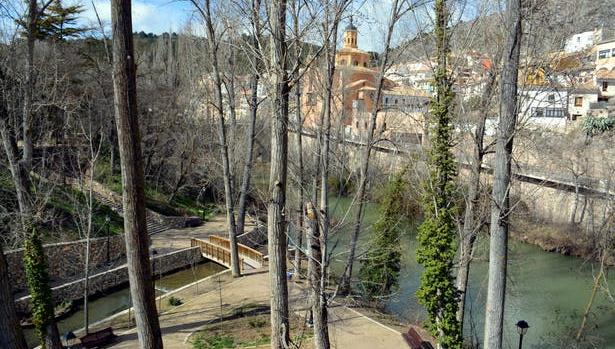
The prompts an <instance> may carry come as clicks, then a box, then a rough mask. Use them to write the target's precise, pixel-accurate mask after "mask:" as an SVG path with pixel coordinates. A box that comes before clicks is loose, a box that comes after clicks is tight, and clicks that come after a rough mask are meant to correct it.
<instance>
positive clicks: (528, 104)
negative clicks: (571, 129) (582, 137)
mask: <svg viewBox="0 0 615 349" xmlns="http://www.w3.org/2000/svg"><path fill="white" fill-rule="evenodd" d="M568 104H569V94H568V90H567V89H565V88H559V87H551V86H526V87H524V88H522V89H520V90H519V120H521V121H525V122H527V123H528V124H531V125H536V126H545V127H564V126H566V123H567V121H568V120H569V112H568Z"/></svg>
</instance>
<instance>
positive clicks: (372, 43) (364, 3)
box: [0, 0, 494, 52]
mask: <svg viewBox="0 0 615 349" xmlns="http://www.w3.org/2000/svg"><path fill="white" fill-rule="evenodd" d="M5 1H7V0H0V5H1V3H4V4H9V6H11V7H10V10H8V11H4V9H1V8H0V10H3V11H4V12H10V13H12V15H13V16H18V15H19V14H21V13H25V8H23V6H24V1H23V0H8V1H7V2H5ZM64 1H65V2H66V3H69V4H80V5H82V6H83V8H84V12H83V13H82V14H81V16H82V24H84V25H86V26H89V27H93V28H96V27H98V23H97V20H96V13H95V11H94V8H96V10H97V11H98V14H99V15H100V17H101V19H102V21H103V23H104V24H105V25H106V26H107V32H108V26H109V24H110V22H111V5H110V0H64ZM214 1H215V0H214ZM218 1H220V3H219V4H221V5H224V4H225V3H226V2H230V0H218ZM412 1H418V0H412ZM475 1H476V2H478V1H480V0H469V1H468V2H469V3H472V2H475ZM487 1H489V0H487ZM491 1H494V0H491ZM391 2H392V0H355V1H353V3H352V5H351V7H350V8H349V10H348V11H347V12H348V14H353V17H354V24H355V26H357V27H358V30H359V48H361V49H363V50H366V51H377V52H380V51H382V48H383V47H382V46H383V43H384V36H385V33H384V30H385V28H386V22H387V21H388V18H389V12H390V5H391ZM415 14H416V13H415ZM132 16H133V17H132V18H133V31H135V32H140V31H143V32H145V33H154V34H160V33H163V32H173V31H175V32H179V31H181V30H182V29H183V28H184V27H185V25H186V23H188V21H189V19H190V18H191V17H192V16H193V10H192V5H191V4H190V2H189V1H188V0H133V1H132ZM416 18H417V17H416V16H415V15H414V14H410V15H407V16H405V21H404V22H401V23H399V25H398V27H397V28H396V29H397V30H396V33H397V34H396V37H394V39H393V46H395V45H396V43H399V42H401V41H404V40H407V39H409V38H411V37H412V36H413V35H414V34H415V33H416V32H417V27H416ZM348 22H349V18H348V16H346V18H345V19H344V22H343V24H342V26H341V28H342V29H343V28H345V27H346V25H347V24H348ZM7 23H8V25H7ZM12 23H14V21H12V20H10V19H8V20H7V19H6V18H5V19H4V22H3V19H2V18H0V25H4V27H5V28H7V27H8V26H10V25H11V24H12ZM341 34H342V33H341V32H340V44H341Z"/></svg>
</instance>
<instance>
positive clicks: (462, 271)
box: [457, 66, 497, 327]
mask: <svg viewBox="0 0 615 349" xmlns="http://www.w3.org/2000/svg"><path fill="white" fill-rule="evenodd" d="M496 75H497V74H496V72H495V66H494V68H493V69H492V70H491V71H490V72H489V77H488V79H487V83H486V85H485V89H484V90H483V95H482V97H481V104H480V109H479V110H480V111H481V115H480V118H479V120H478V124H477V125H476V130H475V131H474V153H473V156H472V163H471V164H470V180H469V190H468V196H467V198H466V209H465V212H464V218H463V230H462V233H461V238H460V248H459V267H458V268H457V289H458V290H459V305H458V309H457V320H458V321H459V323H460V324H461V326H462V327H463V320H464V315H465V304H466V292H467V289H468V276H469V274H470V263H471V261H472V254H473V252H474V242H475V241H476V237H477V235H478V232H479V231H480V229H481V228H482V227H483V225H484V224H483V219H482V217H478V216H477V212H476V210H477V206H478V205H479V194H480V176H481V171H482V166H483V156H484V150H483V147H484V145H483V143H484V142H483V140H484V138H485V123H486V121H487V116H488V112H489V106H490V104H491V103H490V101H491V97H492V95H493V87H494V86H495V82H496Z"/></svg>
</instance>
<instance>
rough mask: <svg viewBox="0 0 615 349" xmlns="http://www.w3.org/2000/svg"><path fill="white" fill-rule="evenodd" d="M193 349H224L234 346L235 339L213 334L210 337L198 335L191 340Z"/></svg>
mask: <svg viewBox="0 0 615 349" xmlns="http://www.w3.org/2000/svg"><path fill="white" fill-rule="evenodd" d="M192 347H193V348H194V349H226V348H235V347H236V346H235V340H234V339H233V337H231V336H219V335H214V336H211V337H205V336H198V337H197V338H196V339H195V340H194V342H192Z"/></svg>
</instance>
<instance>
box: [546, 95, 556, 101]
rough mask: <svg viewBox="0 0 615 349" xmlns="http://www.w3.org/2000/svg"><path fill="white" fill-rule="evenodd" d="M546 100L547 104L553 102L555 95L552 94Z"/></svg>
mask: <svg viewBox="0 0 615 349" xmlns="http://www.w3.org/2000/svg"><path fill="white" fill-rule="evenodd" d="M547 99H548V100H549V102H555V95H554V94H553V93H552V94H550V95H549V96H547Z"/></svg>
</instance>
